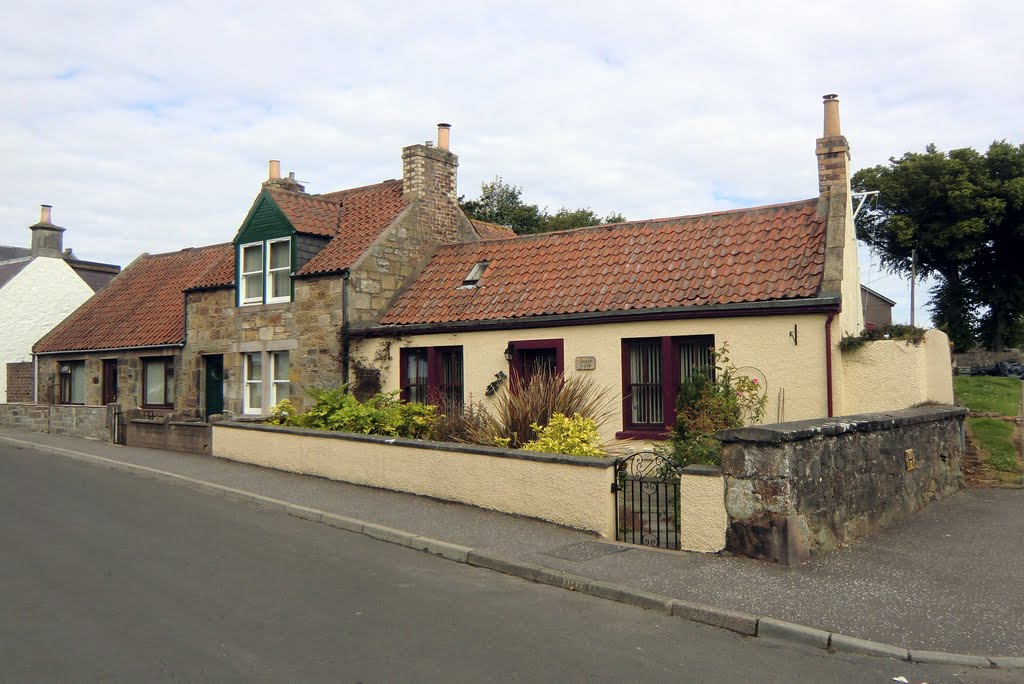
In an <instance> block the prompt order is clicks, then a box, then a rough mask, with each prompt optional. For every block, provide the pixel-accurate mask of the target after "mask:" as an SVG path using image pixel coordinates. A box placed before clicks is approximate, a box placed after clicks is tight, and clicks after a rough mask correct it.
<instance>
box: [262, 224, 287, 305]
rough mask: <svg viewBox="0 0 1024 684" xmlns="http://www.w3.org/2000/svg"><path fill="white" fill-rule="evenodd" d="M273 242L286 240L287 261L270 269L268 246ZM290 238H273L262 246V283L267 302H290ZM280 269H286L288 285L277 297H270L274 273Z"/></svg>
mask: <svg viewBox="0 0 1024 684" xmlns="http://www.w3.org/2000/svg"><path fill="white" fill-rule="evenodd" d="M275 242H287V243H288V263H287V264H286V265H285V266H282V267H280V268H275V269H272V268H271V267H270V246H271V245H273V244H274V243H275ZM291 242H292V239H291V238H290V237H284V238H277V239H275V240H267V241H266V242H265V243H264V246H263V259H264V274H265V278H264V283H263V296H264V297H265V298H266V301H267V303H268V304H273V303H276V302H290V301H291V300H292V288H291V275H292V245H291ZM280 271H287V273H288V287H287V288H285V293H284V294H283V295H280V296H278V297H272V296H271V293H272V292H273V287H274V273H277V272H280Z"/></svg>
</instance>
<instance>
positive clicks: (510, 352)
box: [505, 342, 516, 362]
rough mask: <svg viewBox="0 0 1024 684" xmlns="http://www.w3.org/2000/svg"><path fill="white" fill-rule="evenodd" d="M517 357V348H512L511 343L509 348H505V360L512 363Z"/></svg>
mask: <svg viewBox="0 0 1024 684" xmlns="http://www.w3.org/2000/svg"><path fill="white" fill-rule="evenodd" d="M515 355H516V348H515V347H513V346H512V343H511V342H509V343H508V346H507V347H505V360H506V361H509V362H511V361H512V357H514V356H515Z"/></svg>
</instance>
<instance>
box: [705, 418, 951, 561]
mask: <svg viewBox="0 0 1024 684" xmlns="http://www.w3.org/2000/svg"><path fill="white" fill-rule="evenodd" d="M966 414H967V411H966V409H962V408H954V407H922V408H914V409H906V410H902V411H893V412H890V413H879V414H865V415H859V416H845V417H842V418H833V419H820V420H808V421H799V422H792V423H779V424H776V425H769V426H761V427H752V428H742V429H739V430H726V431H723V432H720V433H718V437H719V438H720V439H721V440H722V442H723V449H722V472H723V474H724V476H725V482H726V509H727V511H728V514H729V532H728V541H727V544H728V548H729V549H730V550H731V551H733V552H735V553H740V554H744V555H749V556H753V557H755V558H764V559H768V560H772V561H777V562H781V563H784V564H792V563H799V562H801V561H803V560H806V559H807V558H808V557H809V556H810V555H811V554H814V553H819V552H823V551H828V550H830V549H833V548H835V547H836V546H838V545H840V544H846V543H849V542H852V541H854V540H855V539H859V538H861V537H864V536H866V535H868V534H870V533H871V532H873V531H875V530H877V529H880V528H882V527H885V526H887V525H890V524H892V523H894V522H896V521H898V520H901V519H904V518H906V517H908V516H909V515H911V514H912V513H914V512H915V511H917V510H919V509H921V508H923V507H924V506H926V505H928V504H929V503H930V502H932V501H934V500H935V499H938V498H940V497H942V496H944V495H946V494H949V493H951V492H954V491H956V490H957V489H959V488H960V487H962V486H963V483H964V480H963V475H962V474H961V471H960V463H961V458H962V456H963V452H964V442H963V419H964V416H965V415H966Z"/></svg>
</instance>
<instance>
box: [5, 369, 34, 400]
mask: <svg viewBox="0 0 1024 684" xmlns="http://www.w3.org/2000/svg"><path fill="white" fill-rule="evenodd" d="M7 401H8V402H26V401H32V362H31V361H22V362H21V363H9V364H7Z"/></svg>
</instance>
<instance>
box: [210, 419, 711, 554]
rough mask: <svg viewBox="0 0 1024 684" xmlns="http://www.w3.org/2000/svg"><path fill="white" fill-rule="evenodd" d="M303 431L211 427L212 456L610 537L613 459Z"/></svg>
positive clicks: (223, 426) (217, 425) (613, 511)
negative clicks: (577, 459) (518, 454)
mask: <svg viewBox="0 0 1024 684" xmlns="http://www.w3.org/2000/svg"><path fill="white" fill-rule="evenodd" d="M305 432H306V434H297V431H295V430H289V429H287V428H285V429H281V430H280V431H278V430H266V429H265V430H252V429H248V430H247V429H241V428H233V427H231V426H226V425H223V424H217V423H214V426H213V445H212V452H213V455H214V456H218V457H220V458H227V459H231V460H233V461H241V462H244V463H252V464H255V465H259V466H263V467H266V468H276V469H278V470H285V471H288V472H293V473H302V474H306V475H316V476H317V477H324V478H328V479H331V480H339V481H342V482H352V483H355V484H360V485H368V486H370V487H381V488H383V489H392V490H397V491H401V492H411V493H413V494H419V495H421V496H431V497H434V498H437V499H444V500H446V501H458V502H461V503H468V504H472V505H474V506H480V507H481V508H487V509H490V510H495V511H502V512H504V513H512V514H515V515H525V516H528V517H531V518H539V519H541V520H549V521H551V522H554V523H558V524H559V525H566V526H568V527H575V528H577V529H582V530H589V531H592V532H597V533H598V534H601V535H603V536H605V537H608V538H611V539H614V538H615V502H614V495H613V494H612V491H611V485H612V482H613V481H614V479H615V469H614V467H612V466H613V461H612V460H611V459H607V460H606V461H607V465H605V464H604V463H601V464H599V465H584V464H582V463H580V464H578V465H577V464H573V463H557V462H550V461H534V460H527V459H522V458H515V457H509V456H501V455H497V454H494V453H492V454H488V453H483V452H481V453H471V452H470V453H467V452H465V451H449V450H441V449H436V448H431V447H430V446H428V445H422V446H420V445H414V443H411V442H410V440H384V439H370V440H365V439H364V440H359V439H351V440H350V439H345V438H344V436H339V435H337V434H335V435H323V434H316V432H317V431H315V430H309V431H305ZM389 442H390V443H389ZM395 442H398V443H395ZM493 451H495V452H497V451H498V450H493ZM583 460H584V459H581V461H583ZM587 460H593V459H587ZM718 479H719V480H720V479H721V478H718Z"/></svg>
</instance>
